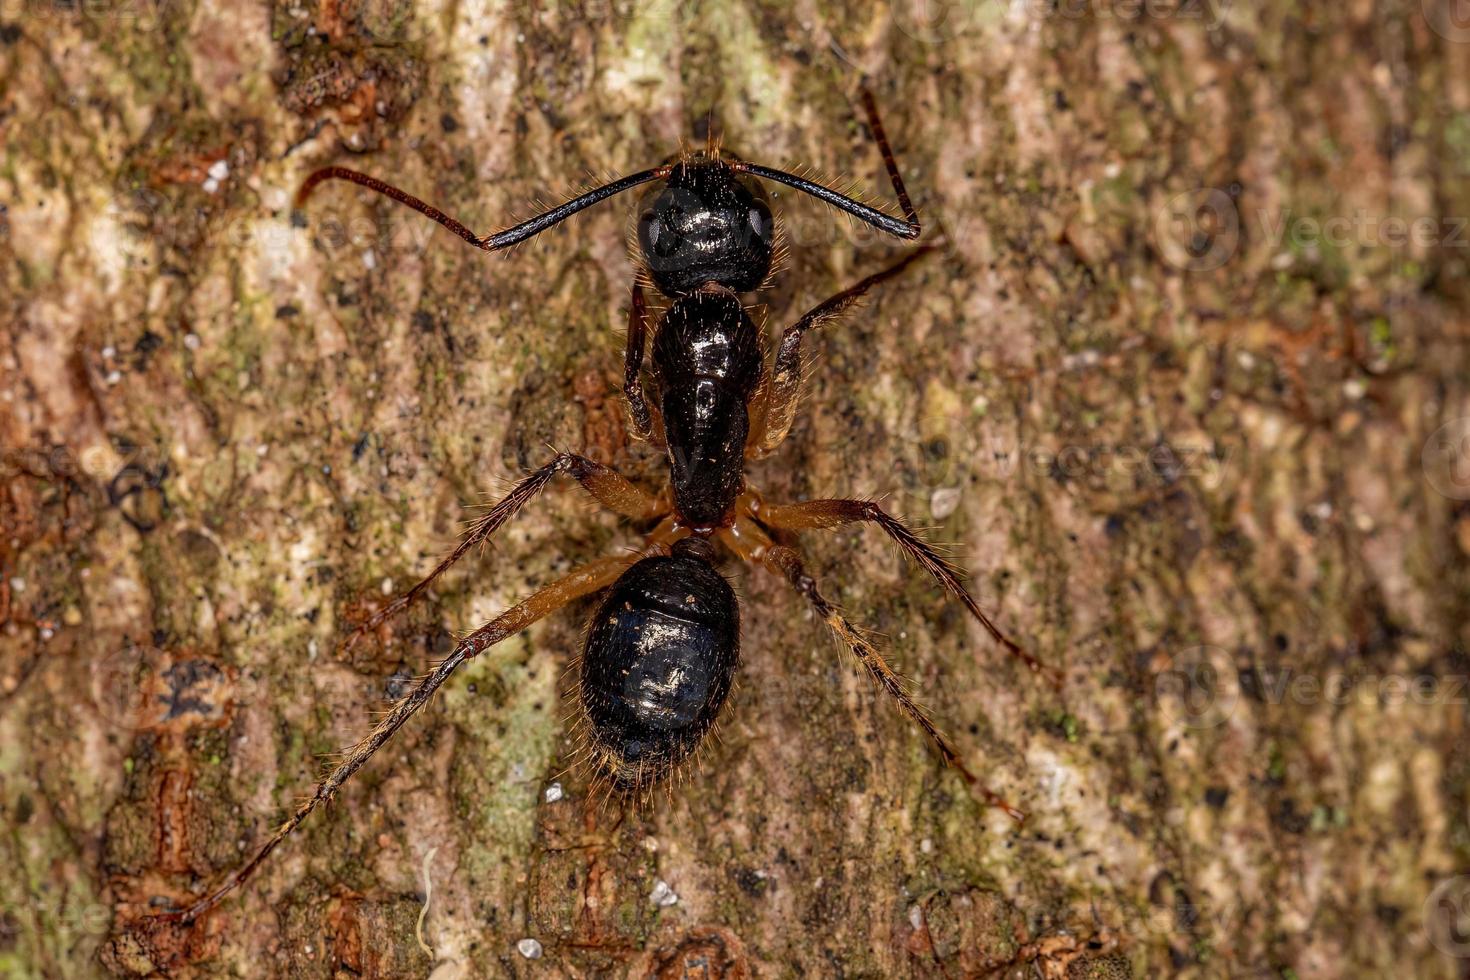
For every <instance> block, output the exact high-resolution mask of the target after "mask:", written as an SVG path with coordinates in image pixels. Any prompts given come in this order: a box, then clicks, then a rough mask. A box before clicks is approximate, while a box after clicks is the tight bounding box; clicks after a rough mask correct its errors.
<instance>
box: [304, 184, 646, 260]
mask: <svg viewBox="0 0 1470 980" xmlns="http://www.w3.org/2000/svg"><path fill="white" fill-rule="evenodd" d="M673 169H674V168H673V166H672V165H668V166H661V167H653V168H652V169H649V170H643V171H640V172H639V173H636V174H630V175H628V176H627V177H622V178H619V179H618V180H615V181H613V182H612V183H610V184H604V185H602V186H601V187H597V188H594V189H593V190H590V191H588V192H587V193H585V194H581V195H579V196H577V197H574V198H572V199H571V200H569V201H567V202H566V203H564V204H559V205H557V206H556V207H554V208H550V209H548V210H546V211H543V212H542V213H541V214H538V215H536V216H535V217H533V218H530V219H528V220H526V221H522V222H521V223H520V224H518V225H515V226H513V227H510V228H507V229H505V230H504V231H498V232H496V233H495V234H493V235H484V236H480V235H476V234H475V233H474V232H473V231H470V230H469V229H468V228H466V227H465V226H464V225H463V224H461V223H460V222H458V221H456V220H455V219H454V218H451V217H450V216H449V215H447V214H445V213H444V212H443V211H440V210H439V209H438V208H436V207H434V206H433V205H432V204H428V203H426V202H424V201H422V200H420V199H419V198H416V197H414V196H413V195H412V194H410V193H408V192H407V191H404V190H399V189H398V188H397V187H394V186H393V185H392V184H389V183H387V182H386V181H382V180H379V179H378V178H376V177H371V176H369V175H367V174H365V173H359V172H358V171H356V170H349V169H347V168H346V167H323V168H321V169H320V170H317V171H314V172H313V173H312V174H311V175H310V176H308V177H307V178H306V180H305V181H304V182H303V183H302V185H301V189H300V190H298V191H297V192H296V202H295V204H294V205H293V210H296V211H300V210H301V208H302V206H303V205H305V204H306V199H307V198H308V197H310V196H311V192H312V191H313V190H315V189H316V186H317V185H318V184H320V183H322V182H323V181H327V180H345V181H349V182H351V183H354V184H357V185H359V186H361V187H366V188H367V189H368V190H370V191H376V192H377V193H379V194H382V195H383V196H384V197H391V198H392V199H393V200H395V201H397V202H398V203H399V204H402V205H403V206H405V207H409V208H413V209H414V210H415V211H417V212H418V213H419V214H422V215H424V216H425V217H427V218H430V219H432V220H434V221H437V222H439V224H441V225H443V226H444V227H445V228H448V229H449V230H450V231H452V232H454V233H455V234H456V235H458V236H459V237H460V238H463V239H464V240H465V241H467V242H469V243H470V244H471V245H473V246H475V247H476V248H483V249H484V250H485V251H487V252H498V251H499V250H500V249H502V248H508V247H510V246H511V245H515V244H517V243H519V242H523V241H525V240H526V239H528V238H530V237H532V236H533V235H537V234H540V233H541V232H543V231H545V230H546V229H547V228H550V227H551V226H552V225H554V224H557V223H559V222H561V221H565V220H566V219H567V218H570V217H571V216H572V215H574V214H576V213H577V212H578V211H581V210H582V209H583V208H588V207H591V206H592V205H594V204H596V203H597V202H599V201H605V200H607V199H608V198H609V197H612V196H613V195H614V194H621V193H622V192H623V191H625V190H628V189H629V188H630V187H637V186H638V185H639V184H646V183H648V182H649V181H650V180H661V179H662V178H664V177H667V176H668V175H669V173H670V172H671V171H672V170H673Z"/></svg>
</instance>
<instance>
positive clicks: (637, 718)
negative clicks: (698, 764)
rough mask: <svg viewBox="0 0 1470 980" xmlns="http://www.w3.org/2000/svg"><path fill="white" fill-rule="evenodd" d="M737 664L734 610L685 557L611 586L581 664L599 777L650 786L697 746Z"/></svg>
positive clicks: (716, 584)
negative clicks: (603, 775)
mask: <svg viewBox="0 0 1470 980" xmlns="http://www.w3.org/2000/svg"><path fill="white" fill-rule="evenodd" d="M739 660H740V607H739V605H738V604H737V603H736V600H735V593H734V591H733V590H732V589H731V588H730V585H729V583H728V582H726V581H725V578H724V576H722V575H721V574H720V573H719V572H717V571H716V570H715V569H714V568H713V567H712V566H711V565H710V564H708V562H706V561H704V560H703V559H701V558H698V557H695V556H692V555H689V554H678V553H676V554H674V555H672V556H669V557H653V558H645V559H643V560H642V561H640V562H638V563H636V564H635V565H633V566H632V567H631V568H629V569H628V570H627V571H626V572H624V573H623V575H622V577H621V578H619V579H618V580H617V581H616V582H615V583H613V586H612V589H611V590H610V591H609V592H608V595H607V598H606V599H605V600H604V601H603V603H602V608H600V609H599V610H598V611H597V615H596V618H595V619H594V620H593V621H592V626H591V629H590V630H589V632H588V635H587V646H586V649H585V650H584V652H583V655H582V676H581V682H580V683H581V699H582V708H583V710H584V711H585V712H586V715H587V721H588V723H589V725H590V726H591V732H590V734H591V737H592V740H593V745H594V747H595V749H596V756H597V759H598V761H599V764H600V767H601V769H602V770H603V772H604V774H605V775H607V776H609V777H611V778H612V779H613V780H614V782H617V783H619V784H621V785H623V786H646V785H649V784H651V783H653V782H656V781H657V780H658V779H659V778H661V777H662V776H663V775H664V774H666V773H667V772H668V771H669V770H670V769H671V768H672V767H674V766H675V765H677V764H678V763H679V762H681V761H682V760H683V759H685V758H686V757H687V756H688V755H689V754H690V753H691V752H693V751H694V749H695V748H696V747H697V746H698V745H699V743H700V740H702V739H703V738H704V735H705V733H706V732H708V731H709V729H710V726H711V725H713V724H714V722H715V718H716V717H717V716H718V715H719V713H720V708H721V707H722V706H723V705H724V703H725V699H726V698H727V697H728V696H729V694H730V685H731V683H732V682H733V681H734V678H735V668H736V666H737V665H738V664H739Z"/></svg>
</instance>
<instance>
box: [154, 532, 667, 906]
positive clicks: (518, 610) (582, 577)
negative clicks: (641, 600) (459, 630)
mask: <svg viewBox="0 0 1470 980" xmlns="http://www.w3.org/2000/svg"><path fill="white" fill-rule="evenodd" d="M666 550H667V546H666V545H663V544H661V543H653V544H650V545H649V546H648V547H647V548H645V549H644V551H643V553H642V554H638V555H634V556H631V557H630V556H618V557H608V558H599V559H597V560H596V561H591V562H588V563H587V564H585V565H582V566H581V567H580V568H576V569H573V570H572V571H571V572H570V573H568V574H567V575H566V576H564V577H563V578H561V579H559V580H557V581H556V582H553V583H552V584H551V585H548V586H547V587H546V588H544V589H542V590H540V591H539V592H537V593H535V594H534V595H532V596H531V597H530V598H529V599H526V600H524V601H523V602H521V603H520V604H518V605H515V606H512V607H511V608H510V609H507V610H506V611H505V612H503V613H501V614H500V615H499V616H497V617H496V618H495V619H493V620H491V621H490V622H488V623H486V624H485V625H484V626H481V627H480V628H479V629H477V630H475V631H474V632H473V633H470V634H469V635H468V636H465V637H464V638H463V639H461V640H460V641H459V644H458V645H457V646H456V647H455V648H454V652H453V653H451V654H450V655H449V657H448V658H447V659H445V660H444V661H443V662H442V663H440V664H439V666H437V667H435V668H434V669H433V670H432V671H430V673H429V675H428V676H427V677H425V678H424V679H423V680H422V681H420V682H419V684H418V686H417V687H415V688H414V689H413V690H412V691H410V692H409V693H408V694H406V695H405V696H404V697H402V698H400V699H399V700H398V702H397V703H396V704H394V705H393V708H392V710H390V711H389V712H388V713H387V714H386V715H385V716H383V719H382V720H381V721H379V722H378V723H377V725H376V726H374V728H373V730H372V731H371V732H370V733H369V734H368V735H367V737H366V738H364V739H362V740H361V741H359V742H358V743H357V744H356V745H354V746H353V747H352V748H351V749H349V750H348V751H347V753H346V755H345V756H344V758H343V759H342V761H341V762H339V763H337V765H336V766H335V767H333V769H332V771H331V772H330V773H328V774H327V777H326V778H325V779H323V780H322V781H321V782H320V783H318V784H317V787H316V792H314V793H313V794H312V795H311V798H310V799H308V800H307V801H306V802H305V803H303V804H301V805H300V806H299V807H297V808H296V812H295V813H293V814H291V816H290V817H289V818H288V819H287V820H286V822H285V823H283V824H281V826H280V828H279V829H278V830H277V831H276V832H275V833H274V834H273V835H271V838H270V839H269V840H268V841H266V842H265V844H264V845H262V847H261V848H260V850H258V851H256V853H255V856H254V857H253V858H251V859H250V860H249V861H248V862H246V863H245V864H244V865H243V866H242V867H240V868H239V869H238V870H237V871H235V872H234V873H233V874H231V875H230V876H229V877H228V878H226V879H225V881H224V883H223V884H221V885H220V886H219V887H218V888H216V889H215V890H214V891H212V892H210V893H209V894H208V895H206V896H205V897H204V898H201V899H200V900H199V901H197V902H195V903H194V904H193V905H191V906H189V907H188V908H187V909H183V910H182V911H179V910H175V911H172V912H165V913H162V917H167V918H178V919H182V920H184V921H185V922H192V921H193V920H195V919H197V918H199V916H201V915H203V914H204V913H205V912H208V911H209V910H210V909H212V908H214V907H215V906H216V905H218V904H219V903H220V901H221V900H222V899H223V898H224V897H225V896H226V895H228V894H229V893H230V892H232V891H234V890H235V889H236V888H239V887H240V886H241V885H242V884H244V883H245V882H246V881H247V880H248V879H249V878H250V876H251V875H253V874H254V873H255V871H256V869H258V868H259V867H260V866H261V864H262V863H263V862H264V861H265V859H266V858H267V857H269V856H270V853H271V852H272V851H274V850H275V849H276V847H278V846H279V845H280V843H281V842H282V841H283V840H285V839H286V838H287V837H288V836H290V834H291V832H292V831H294V830H295V829H296V828H297V827H299V826H301V824H302V822H303V821H304V820H306V818H307V817H309V816H310V815H311V812H312V811H313V810H315V809H316V808H317V807H318V806H320V805H321V804H322V803H324V802H326V801H328V800H330V799H331V798H332V796H333V795H334V794H335V793H336V792H337V790H338V789H340V788H341V787H342V784H343V783H345V782H347V780H349V779H351V778H352V775H353V774H354V773H355V772H357V770H359V769H361V768H362V767H363V765H364V764H365V763H366V762H367V761H368V760H369V759H371V758H372V757H373V753H375V752H377V751H378V749H380V748H382V747H383V744H384V743H385V742H387V741H388V740H389V739H390V738H392V737H393V735H394V734H395V733H396V732H397V731H398V729H400V728H402V727H403V724H404V722H406V721H408V719H409V718H411V717H413V715H414V714H415V713H416V712H417V711H418V710H419V709H420V708H422V707H423V706H424V705H425V704H427V703H428V702H429V699H430V698H432V697H433V696H434V692H435V691H437V690H438V689H439V688H440V687H441V686H442V685H443V684H444V682H445V681H447V680H449V677H450V675H451V674H453V673H454V672H455V671H456V670H457V669H459V667H460V665H461V664H463V663H464V662H465V661H467V660H469V659H470V658H472V657H475V656H477V655H478V654H481V653H483V652H484V651H486V650H488V649H489V648H490V647H492V646H494V645H495V644H497V643H499V642H500V641H502V640H505V639H508V638H509V637H512V636H515V635H516V634H517V633H519V632H521V631H522V630H524V629H525V628H526V627H528V626H530V625H531V624H532V623H534V622H536V621H537V620H539V619H542V618H543V617H545V616H547V615H549V614H551V613H553V612H556V611H557V610H558V609H560V608H561V607H562V606H565V605H566V604H567V603H569V602H571V601H572V600H574V599H579V598H581V597H582V596H585V595H589V594H591V593H593V592H596V591H598V590H599V589H603V588H606V587H607V586H609V585H611V584H612V583H613V582H615V581H616V580H617V578H618V576H620V575H622V574H623V572H624V571H625V570H626V569H627V568H628V566H629V565H630V564H632V563H633V562H634V561H637V560H638V559H639V558H641V557H645V556H646V555H647V554H648V553H651V552H661V551H666Z"/></svg>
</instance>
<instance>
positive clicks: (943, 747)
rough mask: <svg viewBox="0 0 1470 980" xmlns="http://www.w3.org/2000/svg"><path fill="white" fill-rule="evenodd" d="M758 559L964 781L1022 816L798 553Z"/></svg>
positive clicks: (769, 553)
mask: <svg viewBox="0 0 1470 980" xmlns="http://www.w3.org/2000/svg"><path fill="white" fill-rule="evenodd" d="M760 561H761V563H762V565H763V566H764V567H765V568H766V569H767V570H768V571H770V572H772V573H774V574H777V575H780V576H781V577H783V578H785V579H786V581H787V582H789V583H790V584H791V586H792V587H793V588H794V589H796V591H798V592H800V593H801V594H802V595H804V596H805V597H806V599H807V601H808V602H810V603H811V604H812V608H813V610H815V612H816V614H817V615H818V616H820V617H821V618H822V620H823V621H824V622H826V624H827V626H828V628H829V629H831V630H832V632H833V633H834V634H836V636H837V638H838V639H839V640H841V641H842V642H843V643H844V644H846V646H847V648H848V649H849V650H851V651H852V653H853V655H854V656H855V657H857V659H858V661H859V662H860V663H862V665H863V667H864V668H866V669H867V671H868V674H869V676H871V677H872V678H873V680H875V681H877V682H878V685H879V686H880V687H882V688H883V690H885V691H887V692H888V694H889V695H890V696H892V698H893V699H894V700H895V701H897V702H898V707H899V709H900V710H901V711H903V713H904V714H906V715H908V716H909V718H910V719H911V720H913V721H914V722H915V723H917V724H918V726H919V727H920V728H922V729H923V730H924V733H925V734H926V735H928V736H929V739H930V740H931V741H932V742H933V743H934V744H935V746H937V747H938V749H939V754H940V755H941V756H943V758H944V761H945V762H946V763H947V764H949V765H951V766H953V767H954V768H955V769H956V770H958V771H959V774H960V776H961V777H963V778H964V780H965V782H966V783H968V784H969V785H970V786H972V787H973V788H975V789H976V790H977V791H978V792H980V793H981V794H982V795H983V796H984V797H985V801H986V802H987V803H989V804H990V805H991V806H994V807H998V808H1000V809H1001V810H1004V811H1005V812H1006V814H1007V815H1008V816H1010V817H1011V818H1012V819H1014V820H1016V821H1017V822H1021V821H1024V820H1025V819H1026V815H1025V814H1024V813H1022V812H1021V811H1020V810H1018V809H1016V808H1015V807H1014V806H1012V805H1011V804H1010V803H1008V802H1006V800H1005V799H1004V798H1002V797H1001V796H1000V795H999V794H997V793H995V792H994V791H992V790H991V789H989V788H988V787H986V786H985V785H983V784H982V783H981V782H980V781H979V780H978V779H976V778H975V774H974V773H972V772H970V770H969V769H968V768H967V767H966V766H965V763H964V761H963V760H961V759H960V755H959V753H958V752H956V751H955V749H954V746H952V745H950V743H949V740H948V739H947V738H945V737H944V735H943V734H941V733H940V731H939V729H938V728H935V727H934V723H933V722H932V721H930V720H929V716H928V715H927V714H925V713H924V709H923V708H920V707H919V706H918V704H917V703H915V701H914V699H913V697H912V696H911V695H910V694H909V693H908V691H907V690H906V689H905V688H904V684H903V681H902V680H901V679H900V678H899V676H898V674H896V673H894V671H893V668H892V667H890V666H889V665H888V661H887V660H885V659H883V655H882V654H881V653H879V652H878V650H877V648H875V647H874V646H873V645H872V644H871V643H869V642H868V641H867V639H866V638H865V637H864V636H863V634H862V633H861V632H860V631H859V630H858V629H857V628H856V627H854V626H853V625H852V624H851V623H849V622H848V621H847V618H846V617H845V616H843V615H842V613H840V612H838V611H837V609H836V607H834V606H833V605H832V603H830V602H828V601H827V598H826V597H825V596H823V595H822V593H821V592H820V591H818V590H817V583H816V580H815V579H813V578H812V577H811V576H810V575H809V574H807V570H806V566H805V565H804V564H803V563H802V560H801V556H800V555H799V554H797V553H796V551H795V550H794V549H792V548H788V547H786V546H785V545H773V546H772V547H769V548H766V549H765V550H764V551H763V553H762V554H761V555H760Z"/></svg>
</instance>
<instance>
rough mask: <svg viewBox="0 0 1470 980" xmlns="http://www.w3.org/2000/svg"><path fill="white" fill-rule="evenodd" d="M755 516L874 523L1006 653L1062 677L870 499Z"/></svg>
mask: <svg viewBox="0 0 1470 980" xmlns="http://www.w3.org/2000/svg"><path fill="white" fill-rule="evenodd" d="M756 517H757V519H758V520H759V521H761V523H763V524H765V525H767V526H769V527H773V528H780V529H782V530H787V531H802V530H808V529H826V528H834V527H840V526H841V525H843V524H851V523H854V522H857V521H863V522H866V523H870V524H876V525H877V526H878V527H880V528H882V529H883V532H884V533H885V534H887V535H888V536H889V537H890V538H892V539H893V540H894V541H895V542H897V543H898V546H899V547H900V548H902V549H903V550H904V553H905V554H906V555H908V556H909V557H910V558H911V559H913V560H914V562H916V563H917V564H918V565H919V567H920V568H922V569H924V571H926V572H928V573H929V574H930V575H931V576H933V578H934V580H935V581H937V582H938V583H939V584H940V585H942V586H943V587H944V589H945V591H947V592H949V594H950V595H952V596H954V597H955V598H956V599H958V600H960V602H962V603H963V604H964V606H965V608H966V609H968V610H969V611H970V615H972V616H974V617H975V619H976V620H978V621H979V623H980V625H982V626H984V627H985V630H986V632H988V633H989V634H990V635H991V636H992V637H994V639H995V641H996V642H997V643H999V644H1000V645H1001V646H1003V647H1005V649H1006V652H1008V653H1009V654H1010V655H1011V656H1013V657H1016V658H1017V659H1019V660H1020V661H1022V662H1023V663H1025V664H1026V666H1027V667H1029V668H1031V670H1032V671H1034V672H1036V673H1038V674H1042V675H1043V676H1045V677H1046V678H1047V680H1048V681H1049V682H1050V683H1051V684H1052V686H1053V687H1060V686H1061V682H1062V678H1061V675H1060V674H1059V673H1058V672H1057V671H1055V670H1052V669H1051V668H1048V667H1046V666H1044V665H1043V664H1042V663H1041V661H1040V660H1037V659H1036V658H1035V657H1034V656H1032V655H1031V654H1030V653H1027V652H1026V651H1025V650H1024V649H1022V648H1021V646H1020V645H1019V644H1017V643H1016V642H1015V641H1014V640H1012V639H1011V638H1010V637H1008V636H1006V635H1005V634H1004V633H1002V632H1001V630H1000V627H998V626H996V625H995V623H994V622H992V621H991V619H990V617H989V616H987V615H985V613H984V612H983V611H982V610H981V609H980V605H979V603H977V602H976V601H975V598H974V596H972V595H970V592H969V590H968V589H966V588H965V585H964V583H963V582H962V581H961V580H960V573H959V570H958V569H957V568H955V566H954V564H953V563H952V562H950V561H948V560H947V559H945V558H944V557H943V556H942V555H940V554H938V553H937V552H936V551H935V550H934V549H933V548H932V547H931V546H930V545H929V544H927V543H926V542H925V541H924V539H922V538H920V537H919V536H918V535H917V534H915V533H914V531H913V530H912V529H911V528H910V527H909V526H908V525H907V524H905V523H903V521H900V520H899V519H898V518H896V517H894V516H893V515H891V514H889V513H888V512H886V511H885V510H883V508H882V507H879V506H878V505H877V504H876V503H874V502H873V501H871V500H807V501H803V502H801V503H796V504H774V505H763V506H761V507H760V509H759V511H758V512H757V513H756Z"/></svg>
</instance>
